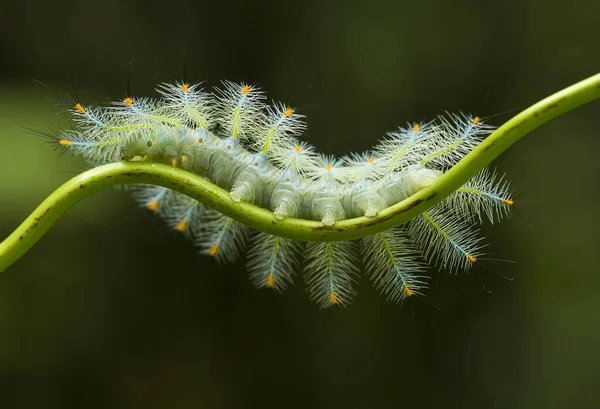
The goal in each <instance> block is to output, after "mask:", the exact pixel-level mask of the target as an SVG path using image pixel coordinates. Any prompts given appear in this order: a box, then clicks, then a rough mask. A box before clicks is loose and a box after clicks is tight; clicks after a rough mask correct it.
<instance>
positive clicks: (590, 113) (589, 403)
mask: <svg viewBox="0 0 600 409" xmlns="http://www.w3.org/2000/svg"><path fill="white" fill-rule="evenodd" d="M598 16H600V2H598V1H593V0H587V1H570V2H564V1H556V0H546V1H534V0H521V1H516V0H515V1H504V2H497V1H496V2H491V1H488V2H486V1H481V0H479V1H470V0H459V1H442V0H428V1H412V2H406V1H379V0H373V1H369V2H361V1H353V0H346V1H329V0H310V1H303V2H266V1H265V2H256V1H254V2H251V1H228V2H206V1H195V2H182V1H178V0H172V1H168V2H156V1H129V2H125V1H117V0H106V1H103V2H98V1H97V2H86V1H80V2H72V1H71V2H67V1H52V2H42V1H33V0H23V1H14V0H9V1H8V2H7V1H3V2H2V5H1V6H0V55H1V61H2V63H1V64H0V74H1V77H0V141H1V145H0V238H2V237H5V236H7V235H8V234H9V233H10V232H11V231H12V230H13V229H14V228H16V227H17V225H18V224H19V223H20V222H21V221H22V220H23V219H24V218H25V217H26V216H27V215H28V214H29V213H30V212H31V211H32V210H33V209H34V208H35V207H36V206H37V205H38V204H39V203H40V202H41V201H42V200H43V199H44V198H45V197H46V196H47V195H48V194H49V193H50V192H52V191H53V190H54V189H55V188H57V187H58V186H59V185H60V184H61V183H62V182H63V181H66V180H67V179H69V178H70V177H72V176H73V175H75V174H76V173H77V172H81V171H83V170H84V169H85V168H86V165H85V164H84V163H83V162H82V161H80V160H79V159H78V158H72V157H70V156H69V155H64V156H62V157H60V156H59V155H58V154H57V153H56V152H53V151H52V149H50V147H49V146H48V145H46V144H44V143H43V142H42V141H41V140H38V139H36V138H33V137H30V136H27V135H25V133H26V132H25V131H23V130H22V129H20V128H19V127H29V128H33V129H36V130H42V131H45V130H50V129H58V127H60V126H62V127H66V126H69V118H68V117H67V116H66V115H59V113H60V111H61V110H62V109H63V108H62V107H61V106H59V105H57V104H58V103H67V104H68V103H70V102H69V101H70V99H69V97H68V96H67V94H68V92H70V90H72V89H73V88H74V89H76V90H77V92H78V94H79V95H80V96H81V95H83V94H86V96H87V101H88V102H101V101H105V100H107V99H109V98H113V99H121V98H123V96H124V95H125V94H126V92H127V89H128V88H129V92H130V93H131V94H132V95H149V94H151V93H152V89H153V87H154V85H155V84H156V83H158V82H161V81H166V80H175V79H182V78H183V77H184V76H185V77H186V79H188V80H192V81H194V80H198V81H199V80H206V81H207V84H209V85H215V84H218V81H219V80H221V79H230V80H235V81H241V80H246V81H249V82H257V83H259V84H261V85H262V86H263V87H264V88H265V89H266V90H267V91H268V94H269V96H270V97H272V98H275V99H279V100H283V101H286V102H289V103H290V104H292V105H294V106H296V107H297V108H298V111H299V112H301V113H303V114H305V115H307V117H308V124H309V130H308V132H307V134H306V139H307V140H309V141H310V142H312V143H314V144H316V145H317V146H318V147H319V148H320V149H321V150H323V151H325V152H330V153H336V154H343V153H345V152H348V151H360V150H363V149H367V148H368V147H370V146H371V145H373V144H374V143H375V141H376V140H377V139H378V138H379V137H380V136H381V135H383V134H384V133H385V132H387V131H390V130H393V129H394V128H395V127H396V126H398V125H403V124H404V123H405V122H406V121H415V120H417V121H418V120H426V119H431V118H434V117H435V116H436V115H437V114H439V113H442V112H443V111H445V110H449V111H453V112H456V111H458V110H462V111H465V112H472V113H474V114H476V115H480V116H492V115H496V116H495V117H494V118H492V119H491V122H492V123H493V124H495V125H500V124H501V123H502V122H504V121H505V120H507V119H509V118H510V117H511V116H512V115H513V114H515V113H517V112H518V111H519V110H521V109H524V108H526V107H527V106H528V105H530V104H532V103H534V102H536V101H537V100H539V99H541V98H542V97H545V96H547V95H549V94H551V93H553V92H554V91H557V90H559V89H561V88H563V87H565V86H567V85H570V84H572V83H574V82H576V81H579V80H581V79H583V78H585V77H587V76H590V75H592V74H595V73H597V72H599V71H600V53H599V52H598V38H599V34H600V24H599V17H598ZM34 79H35V80H39V81H42V82H43V83H44V84H45V85H41V84H40V83H38V82H36V81H34ZM599 113H600V103H599V102H596V103H592V104H589V105H587V106H585V107H582V108H579V109H577V110H576V111H573V112H571V113H569V114H567V115H565V116H563V117H561V118H559V119H557V120H554V121H552V122H551V123H549V124H547V125H545V126H544V127H542V128H540V129H538V130H536V131H535V132H534V133H532V134H531V135H530V136H528V137H526V138H525V139H524V140H522V141H521V142H519V143H518V144H516V145H515V146H513V147H512V148H510V149H509V150H508V151H507V152H506V153H505V154H504V155H502V157H501V158H499V159H498V160H497V161H496V163H495V166H497V167H498V169H499V170H500V171H501V172H506V173H507V175H508V177H509V179H511V180H512V181H513V184H514V188H515V190H516V192H517V194H522V196H520V197H519V198H518V201H517V204H518V206H517V210H518V214H516V213H515V215H514V217H513V218H512V219H510V220H508V221H506V222H504V223H502V224H499V225H494V226H486V227H485V228H484V233H485V235H486V236H487V237H488V242H489V243H490V247H489V249H490V252H491V254H492V256H491V257H496V258H500V259H506V260H514V261H516V262H517V263H516V264H511V263H492V264H491V266H492V268H493V269H494V270H495V271H496V272H492V271H489V270H486V269H479V270H476V271H474V272H473V273H472V274H470V275H459V276H449V275H448V274H447V273H445V272H443V271H436V270H432V272H431V274H432V280H431V289H430V290H429V291H428V292H427V300H428V301H429V302H431V304H433V305H434V306H435V307H434V306H432V305H430V304H428V303H427V302H425V301H423V300H420V299H415V300H414V301H413V302H412V304H411V305H410V306H409V305H405V306H403V307H400V306H397V305H393V304H390V303H388V302H386V301H385V300H384V299H383V298H382V297H380V296H379V295H378V294H377V293H376V292H375V291H374V290H373V289H372V288H371V287H370V284H369V283H368V280H366V279H363V280H362V281H361V283H360V286H359V288H358V290H359V295H358V296H357V298H356V300H355V302H354V303H353V304H352V305H351V306H350V307H349V308H346V309H333V310H331V311H321V310H319V309H318V307H317V306H316V305H315V304H313V303H310V302H309V301H308V297H307V295H306V294H305V292H304V291H305V290H304V284H303V283H302V280H301V278H300V277H298V279H297V285H295V286H294V287H292V288H291V289H289V290H288V291H287V292H286V293H285V294H283V295H276V294H273V293H271V292H265V291H258V290H255V289H254V288H253V287H252V285H251V283H250V282H249V280H248V278H247V275H246V273H245V269H244V266H243V262H239V263H237V264H235V265H233V266H225V267H220V266H217V265H216V264H215V263H214V262H213V261H212V260H209V259H207V258H205V257H201V256H198V255H197V254H196V253H195V249H194V248H193V247H192V246H191V244H190V243H189V242H186V241H185V240H184V239H183V238H181V237H179V236H177V235H176V234H172V233H170V232H168V231H167V230H166V229H165V228H163V226H162V223H161V222H160V220H158V219H157V218H155V217H153V216H152V215H151V214H148V213H147V212H145V211H143V210H140V209H137V208H136V207H135V205H134V204H133V203H132V201H131V200H130V199H129V198H128V197H127V195H126V194H125V193H123V192H121V191H118V190H112V191H105V192H101V193H99V194H97V195H96V196H94V197H91V198H89V199H87V200H85V201H84V202H83V203H81V204H79V205H78V206H77V207H75V208H74V209H72V210H71V211H69V212H68V214H67V215H66V216H65V217H64V218H62V219H61V220H60V221H59V222H58V223H56V225H55V226H54V227H53V228H52V229H51V231H50V232H49V233H48V234H47V235H46V236H45V237H44V238H43V239H42V240H41V241H40V242H39V243H38V244H37V245H36V246H35V247H34V248H33V249H32V250H31V251H30V252H29V253H27V254H26V255H25V256H24V257H23V258H22V259H21V260H19V261H18V262H17V263H16V264H14V265H13V266H12V267H11V268H9V269H8V270H7V271H6V272H4V273H3V274H2V275H0V407H2V408H145V409H147V408H178V409H179V408H286V407H287V408H338V407H339V408H341V407H344V408H397V407H427V408H459V407H460V408H508V407H510V408H593V407H599V406H600V397H599V395H598V386H599V383H600V348H599V345H600V320H599V318H598V316H599V312H600V297H599V294H600V289H599V285H600V275H599V274H598V273H599V268H598V261H597V260H596V259H594V257H595V255H597V254H598V251H599V246H598V244H599V242H600V233H599V231H598V227H599V222H600V215H599V213H598V210H597V209H598V201H599V200H600V183H599V180H600V164H599V160H598V152H599V151H600V115H599ZM503 275H504V276H508V277H514V280H513V281H509V280H506V279H504V278H503V277H502V276H503ZM436 307H437V308H439V310H438V309H436Z"/></svg>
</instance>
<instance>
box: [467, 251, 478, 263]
mask: <svg viewBox="0 0 600 409" xmlns="http://www.w3.org/2000/svg"><path fill="white" fill-rule="evenodd" d="M467 260H469V261H470V262H471V263H474V262H476V261H477V257H473V256H472V255H470V254H469V253H467Z"/></svg>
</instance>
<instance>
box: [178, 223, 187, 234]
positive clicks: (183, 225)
mask: <svg viewBox="0 0 600 409" xmlns="http://www.w3.org/2000/svg"><path fill="white" fill-rule="evenodd" d="M186 227H187V220H182V221H180V222H179V224H177V231H180V232H182V233H183V231H184V230H185V228H186Z"/></svg>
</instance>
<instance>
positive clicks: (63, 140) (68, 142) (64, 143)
mask: <svg viewBox="0 0 600 409" xmlns="http://www.w3.org/2000/svg"><path fill="white" fill-rule="evenodd" d="M58 143H59V144H60V145H62V146H68V145H73V142H71V141H67V140H66V139H61V140H60V141H58Z"/></svg>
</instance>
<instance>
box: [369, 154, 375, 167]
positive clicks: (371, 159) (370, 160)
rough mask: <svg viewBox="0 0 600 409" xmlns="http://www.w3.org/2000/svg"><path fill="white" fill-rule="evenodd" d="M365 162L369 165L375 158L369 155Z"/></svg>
mask: <svg viewBox="0 0 600 409" xmlns="http://www.w3.org/2000/svg"><path fill="white" fill-rule="evenodd" d="M367 163H368V164H369V165H372V164H374V163H375V158H374V157H372V156H371V157H370V158H369V159H367Z"/></svg>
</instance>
